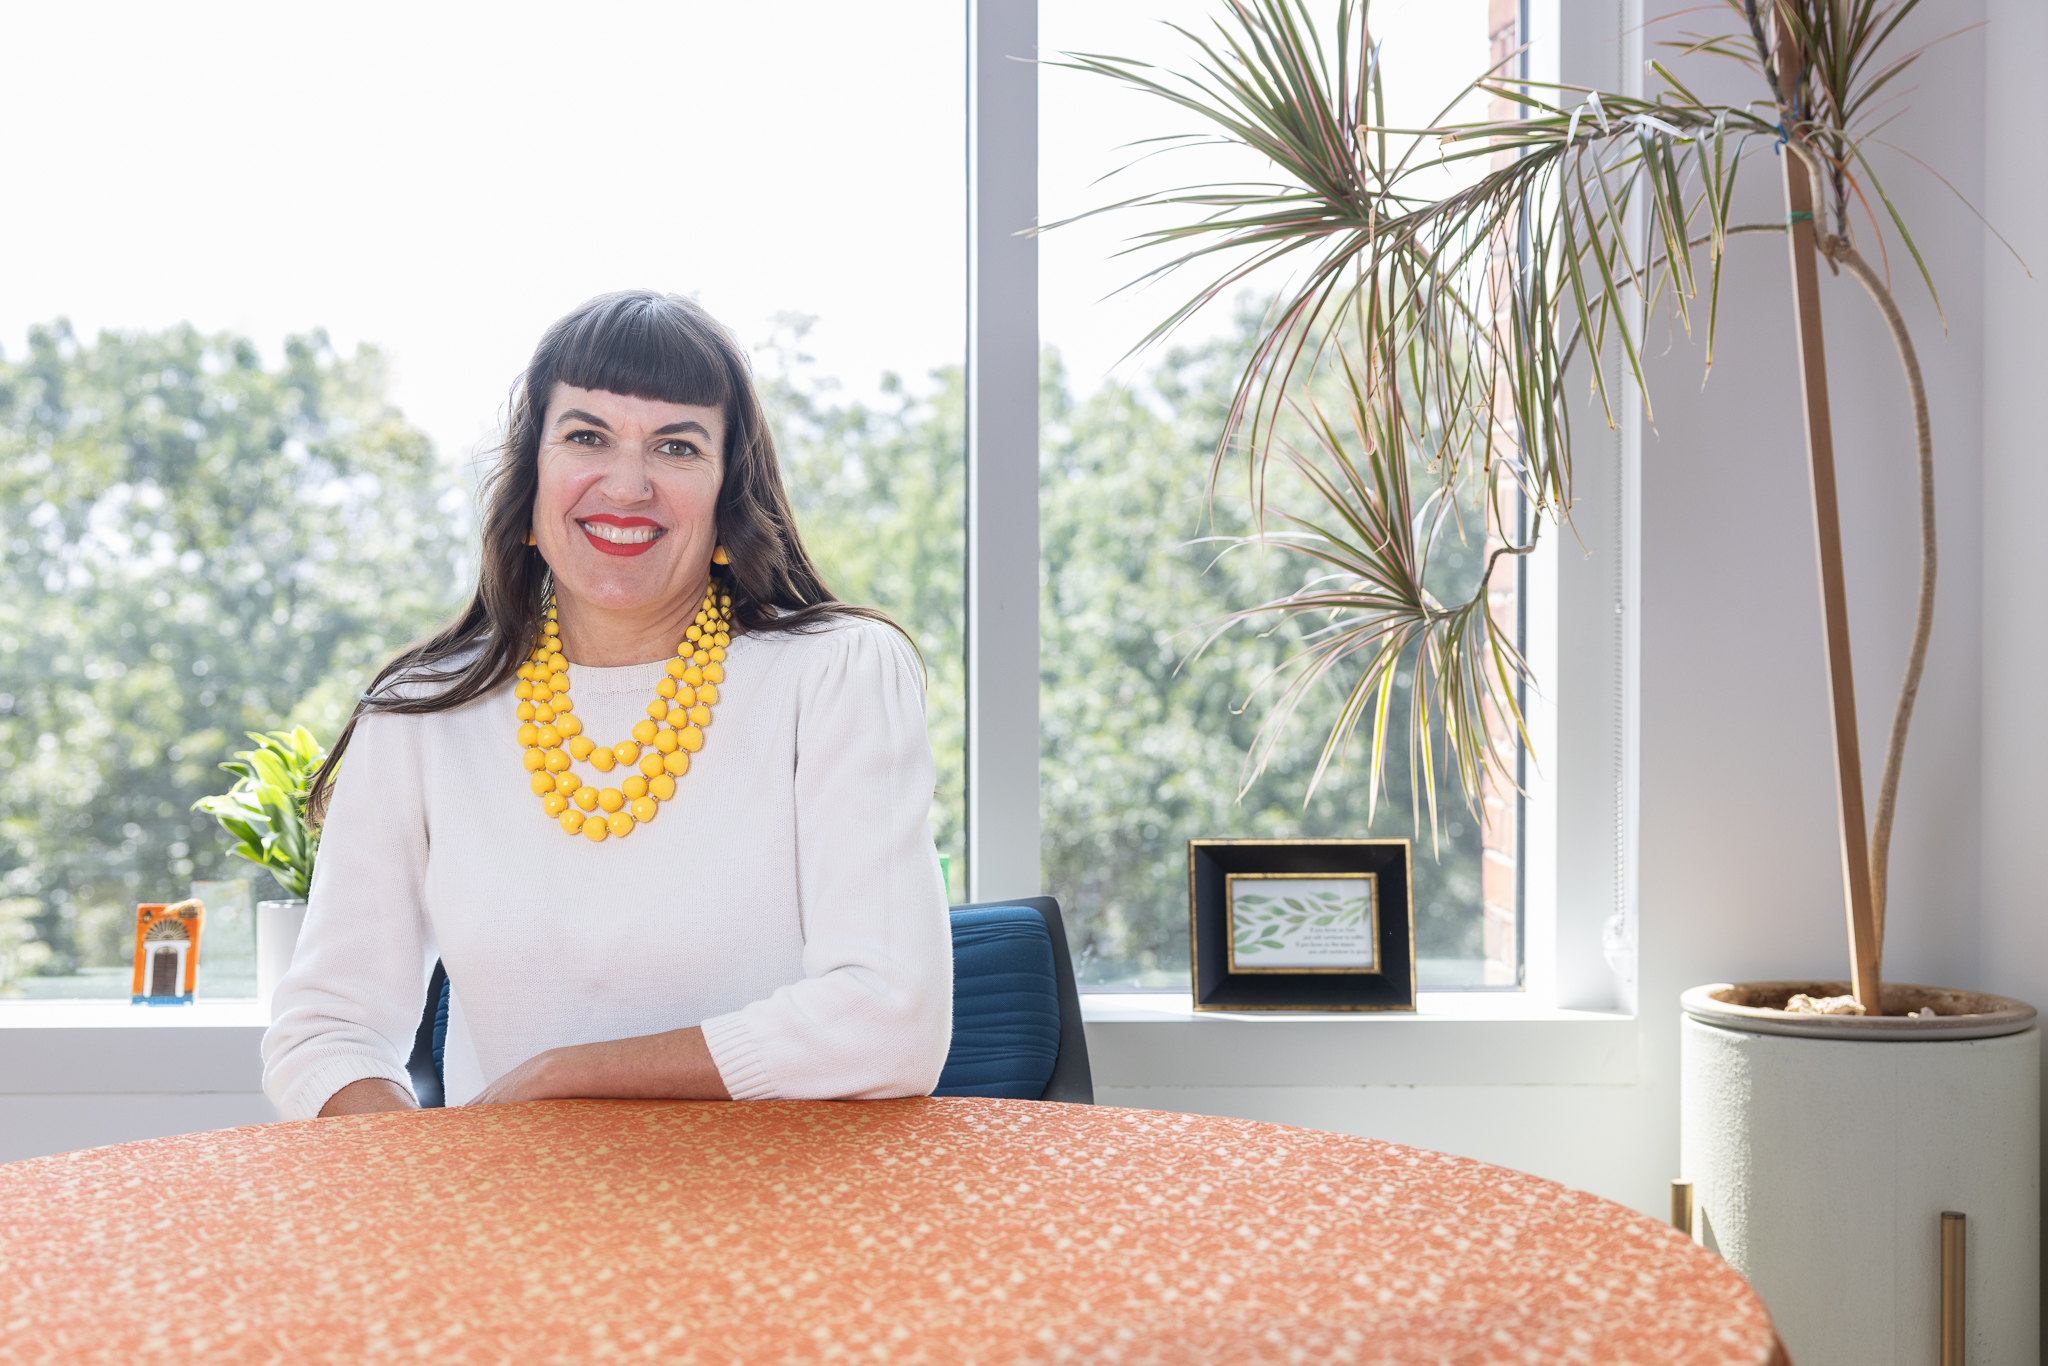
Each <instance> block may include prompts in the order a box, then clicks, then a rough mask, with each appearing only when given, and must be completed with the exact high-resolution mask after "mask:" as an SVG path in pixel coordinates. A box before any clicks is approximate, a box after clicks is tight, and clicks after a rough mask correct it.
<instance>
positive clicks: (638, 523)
mask: <svg viewBox="0 0 2048 1366" xmlns="http://www.w3.org/2000/svg"><path fill="white" fill-rule="evenodd" d="M576 523H577V528H576V529H577V530H579V531H581V532H582V533H583V539H584V540H586V541H588V542H590V544H591V546H592V548H593V549H595V550H596V551H597V553H598V554H600V555H645V554H646V553H647V552H648V551H650V550H652V549H654V543H655V542H656V541H658V540H660V539H661V538H662V537H663V536H665V535H667V534H668V528H667V527H665V526H663V525H662V524H661V523H659V522H656V521H653V520H651V519H649V518H646V517H615V516H613V515H612V514H611V513H609V512H600V513H598V514H597V515H596V516H594V517H578V518H577V519H576ZM592 527H603V528H605V529H606V530H607V531H613V530H616V531H619V532H625V533H628V534H629V538H628V539H625V540H617V541H615V540H611V539H608V538H607V537H606V536H605V535H603V534H602V533H600V532H597V531H593V530H591V528H592ZM647 532H651V533H652V534H651V535H648V534H644V533H647Z"/></svg>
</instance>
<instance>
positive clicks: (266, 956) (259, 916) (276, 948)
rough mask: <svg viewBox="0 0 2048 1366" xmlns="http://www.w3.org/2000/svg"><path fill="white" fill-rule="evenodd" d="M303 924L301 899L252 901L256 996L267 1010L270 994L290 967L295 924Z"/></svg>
mask: <svg viewBox="0 0 2048 1366" xmlns="http://www.w3.org/2000/svg"><path fill="white" fill-rule="evenodd" d="M305 923H306V903H305V902H303V901H259V902H257V903H256V999H257V1000H258V1001H261V1002H262V1003H263V1008H264V1009H265V1010H269V1009H270V995H271V993H272V992H274V991H276V990H277V984H278V981H279V979H281V978H282V977H283V976H284V975H285V973H286V972H288V971H289V970H290V969H291V965H292V950H294V949H296V948H297V947H298V946H299V927H300V926H301V925H303V924H305Z"/></svg>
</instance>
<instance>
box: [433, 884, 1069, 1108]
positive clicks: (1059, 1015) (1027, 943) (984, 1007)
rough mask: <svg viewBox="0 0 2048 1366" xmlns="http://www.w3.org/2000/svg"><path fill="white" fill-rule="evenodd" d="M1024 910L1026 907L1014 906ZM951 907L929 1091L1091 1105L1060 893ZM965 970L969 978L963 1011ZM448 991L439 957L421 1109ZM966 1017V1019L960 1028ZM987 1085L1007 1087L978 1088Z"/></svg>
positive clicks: (440, 1042) (439, 1069) (441, 1044)
mask: <svg viewBox="0 0 2048 1366" xmlns="http://www.w3.org/2000/svg"><path fill="white" fill-rule="evenodd" d="M991 912H994V913H995V914H990V913H991ZM1003 912H1011V913H1013V914H1002V913H1003ZM1021 912H1030V913H1031V915H1030V916H1027V915H1024V914H1016V913H1021ZM951 914H952V921H953V965H954V974H953V1046H952V1050H951V1051H950V1052H949V1053H948V1054H947V1055H946V1068H945V1071H944V1072H943V1073H942V1074H941V1075H940V1077H939V1085H938V1088H937V1089H935V1090H934V1091H933V1092H932V1094H933V1095H935V1096H947V1095H961V1096H982V1095H1001V1096H1018V1097H1020V1098H1023V1099H1034V1098H1035V1099H1038V1100H1058V1101H1066V1102H1068V1103H1070V1104H1076V1105H1093V1104H1094V1103H1095V1083H1094V1079H1093V1076H1092V1075H1091V1073H1090V1072H1089V1069H1088V1037H1087V1035H1086V1034H1084V1033H1083V1032H1082V1029H1081V993H1080V991H1079V989H1078V988H1077V987H1076V986H1075V985H1074V960H1073V957H1072V956H1071V955H1070V954H1069V953H1068V952H1067V930H1066V926H1065V924H1063V923H1062V922H1061V920H1060V903H1059V901H1058V900H1057V899H1056V898H1054V897H1049V896H1029V897H1019V898H1017V899H1015V900H1012V901H980V902H975V903H974V904H972V905H969V906H955V907H953V908H952V912H951ZM1032 916H1035V917H1036V920H1037V925H1036V927H1033V926H1032V923H1031V917H1032ZM963 961H964V962H965V966H966V969H967V970H966V972H965V973H963V972H962V965H963ZM963 977H964V979H965V980H966V981H967V982H968V984H969V986H968V991H967V993H966V1008H965V1011H964V1013H963V998H962V992H961V982H962V980H963ZM1048 987H1049V988H1050V990H1048ZM448 996H449V983H448V973H447V970H446V969H445V968H444V967H442V965H441V964H439V963H436V964H434V975H433V977H432V979H431V980H430V981H429V982H428V984H427V999H426V1009H425V1011H424V1012H423V1013H422V1015H421V1018H420V1026H419V1032H418V1035H417V1037H416V1039H415V1041H414V1047H413V1056H412V1059H411V1062H410V1068H411V1071H412V1076H413V1090H414V1091H415V1092H416V1093H418V1095H419V1100H420V1104H421V1105H422V1106H423V1107H425V1108H428V1109H435V1108H438V1107H439V1106H440V1105H441V1104H442V1079H443V1077H444V1076H445V1075H446V1072H445V1070H444V1066H443V1060H444V1054H445V1051H446V1046H447V1040H448ZM963 1019H964V1020H966V1021H967V1022H969V1023H968V1027H967V1031H966V1033H965V1034H963V1032H962V1022H963ZM1048 1054H1049V1055H1050V1066H1049V1067H1046V1066H1045V1065H1044V1064H1045V1059H1046V1057H1047V1055H1048ZM956 1062H958V1063H959V1064H960V1068H959V1070H958V1071H957V1072H956V1070H955V1064H956ZM1025 1076H1037V1077H1042V1078H1043V1079H1044V1084H1043V1089H1041V1090H1039V1091H1037V1092H1036V1094H1035V1096H1034V1095H1031V1094H1028V1093H1026V1092H1024V1091H1021V1090H1019V1089H1017V1088H1018V1082H1019V1080H1021V1078H1023V1077H1025ZM949 1082H950V1083H951V1085H950V1087H949ZM991 1085H995V1086H1004V1087H1007V1089H977V1088H982V1087H989V1086H991Z"/></svg>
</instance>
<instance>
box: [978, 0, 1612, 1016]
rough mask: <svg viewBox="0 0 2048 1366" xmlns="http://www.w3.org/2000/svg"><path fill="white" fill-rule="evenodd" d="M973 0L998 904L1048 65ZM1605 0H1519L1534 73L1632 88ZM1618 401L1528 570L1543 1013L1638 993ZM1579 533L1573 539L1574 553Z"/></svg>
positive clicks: (1032, 714)
mask: <svg viewBox="0 0 2048 1366" xmlns="http://www.w3.org/2000/svg"><path fill="white" fill-rule="evenodd" d="M1567 9H1569V10H1570V11H1571V14H1572V22H1569V23H1568V22H1566V20H1565V17H1564V15H1563V14H1562V13H1561V11H1563V10H1567ZM966 10H967V197H968V212H967V226H968V237H967V271H968V282H967V314H968V327H967V330H968V350H967V393H968V405H967V490H968V493H967V556H968V565H967V583H968V590H967V604H966V607H967V718H968V719H967V798H966V800H967V862H968V869H969V877H968V889H969V894H970V899H971V900H977V901H984V900H992V899H995V898H999V897H1006V896H1030V895H1036V894H1037V893H1038V892H1039V891H1040V888H1041V884H1040V880H1039V878H1040V875H1039V813H1038V796H1039V775H1038V702H1039V699H1038V682H1039V667H1038V618H1037V606H1038V595H1039V556H1038V505H1037V490H1038V444H1037V440H1036V433H1037V429H1038V408H1037V401H1038V293H1037V287H1038V253H1037V245H1036V239H1034V238H1032V237H1030V236H1026V235H1020V234H1022V233H1023V232H1024V231H1025V230H1026V229H1028V228H1029V227H1030V226H1031V225H1032V224H1034V223H1035V222H1036V221H1037V212H1038V206H1037V197H1038V163H1037V140H1038V139H1037V130H1038V87H1037V67H1036V66H1035V65H1033V64H1032V62H1031V61H1030V60H1029V59H1030V58H1033V57H1036V56H1037V55H1038V52H1037V32H1038V5H1037V0H966ZM1591 10H1592V7H1590V6H1580V5H1574V4H1573V3H1572V0H1530V3H1528V4H1526V5H1525V10H1524V14H1525V20H1524V22H1525V25H1527V26H1528V31H1529V32H1530V34H1531V37H1532V39H1533V42H1532V54H1533V58H1532V59H1533V61H1534V63H1535V65H1534V66H1533V67H1532V69H1531V71H1530V76H1531V78H1532V79H1535V80H1557V79H1560V78H1561V74H1560V73H1561V71H1566V70H1568V71H1570V72H1571V79H1575V80H1581V81H1584V82H1586V83H1589V84H1591V83H1594V82H1598V83H1599V84H1601V85H1603V86H1606V87H1607V88H1615V87H1617V86H1621V87H1622V88H1628V81H1629V79H1630V78H1629V77H1628V76H1627V75H1626V73H1629V72H1632V71H1634V70H1636V69H1637V68H1638V67H1639V66H1640V55H1641V38H1640V36H1632V37H1629V38H1627V39H1625V40H1624V42H1623V43H1622V44H1620V45H1617V44H1616V42H1615V39H1614V36H1613V27H1614V16H1613V15H1612V14H1608V13H1604V12H1603V13H1601V14H1594V13H1592V12H1591ZM1545 54H1548V56H1547V57H1546V55H1545ZM1635 84H1638V85H1639V84H1640V81H1639V79H1637V80H1636V81H1635ZM1581 388H1583V386H1581ZM1624 406H1625V409H1626V416H1625V417H1624V418H1623V421H1622V424H1621V426H1620V428H1619V429H1618V430H1616V431H1614V432H1612V433H1605V432H1601V431H1600V430H1598V428H1597V426H1595V425H1594V424H1595V423H1596V422H1597V417H1596V416H1594V415H1581V417H1582V421H1581V423H1580V426H1579V429H1578V430H1579V443H1578V450H1577V452H1576V455H1577V459H1576V461H1575V468H1576V470H1577V484H1576V488H1577V493H1578V499H1579V501H1578V505H1577V508H1576V509H1575V517H1576V521H1577V526H1578V528H1579V531H1580V534H1579V536H1578V537H1576V538H1574V537H1572V536H1570V535H1569V534H1567V535H1565V536H1559V535H1557V534H1555V533H1554V532H1553V534H1551V535H1549V536H1548V537H1547V538H1546V542H1545V544H1544V545H1543V546H1542V547H1541V548H1540V549H1539V551H1538V552H1537V553H1536V554H1535V555H1533V556H1531V557H1530V559H1531V562H1530V564H1529V567H1528V570H1527V574H1526V585H1527V601H1526V605H1525V610H1526V611H1527V613H1528V618H1527V620H1528V652H1529V657H1530V662H1531V663H1532V665H1533V666H1534V668H1535V672H1536V677H1537V679H1538V685H1537V686H1536V687H1533V688H1531V689H1530V690H1529V691H1530V696H1529V698H1528V703H1529V713H1530V717H1529V719H1530V729H1531V738H1532V740H1533V742H1534V747H1533V753H1532V755H1531V762H1530V763H1529V765H1528V772H1527V781H1528V787H1529V800H1528V801H1527V802H1526V803H1525V804H1524V806H1525V821H1526V827H1525V833H1524V845H1523V853H1524V868H1523V870H1522V871H1523V878H1524V884H1523V885H1524V890H1523V936H1522V955H1523V965H1524V987H1525V990H1524V991H1523V992H1522V993H1521V994H1520V996H1521V1003H1522V1005H1523V1006H1524V1007H1526V1008H1527V1009H1530V1010H1534V1011H1538V1012H1542V1011H1548V1010H1555V1009H1565V1010H1591V1011H1600V1012H1608V1011H1621V1012H1628V1013H1632V1012H1633V1011H1634V1008H1635V999H1634V979H1635V969H1634V942H1635V932H1634V925H1635V859H1634V849H1635V809H1636V801H1635V787H1636V744H1635V734H1636V723H1635V717H1636V706H1635V692H1636V677H1635V675H1636V662H1635V661H1636V656H1637V649H1636V637H1637V611H1636V604H1637V597H1638V591H1639V588H1638V585H1639V578H1640V575H1639V572H1638V568H1637V566H1638V554H1637V541H1636V537H1637V531H1636V528H1637V524H1638V521H1639V518H1638V509H1637V489H1638V481H1637V478H1636V467H1637V462H1638V460H1639V457H1640V450H1641V429H1640V422H1639V420H1638V418H1637V407H1636V406H1635V405H1626V404H1625V405H1624ZM1563 541H1570V543H1571V544H1570V553H1569V554H1561V553H1560V542H1563ZM1433 994H1434V993H1433ZM1103 1008H1104V1009H1105V1010H1107V1009H1109V1006H1108V1005H1107V1004H1105V1005H1104V1007H1103ZM1131 1008H1132V1009H1136V1008H1137V1007H1135V1006H1132V1007H1131ZM1119 1009H1121V1008H1119ZM1141 1013H1142V1012H1141ZM1487 1013H1488V1015H1489V1016H1491V1015H1492V1013H1493V1012H1490V1011H1489V1012H1487Z"/></svg>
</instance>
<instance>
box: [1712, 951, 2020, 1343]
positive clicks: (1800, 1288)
mask: <svg viewBox="0 0 2048 1366" xmlns="http://www.w3.org/2000/svg"><path fill="white" fill-rule="evenodd" d="M1847 991H1848V985H1847V984H1846V983H1843V982H1744V983H1719V984H1716V985H1713V986H1704V987H1695V988H1694V989H1693V990H1691V991H1688V992H1686V993H1685V994H1684V996H1683V997H1682V998H1681V1000H1682V1002H1683V1007H1684V1014H1685V1018H1684V1019H1683V1020H1682V1021H1681V1024H1680V1029H1679V1037H1680V1062H1681V1066H1680V1071H1681V1096H1680V1139H1679V1162H1680V1169H1679V1170H1680V1174H1681V1177H1682V1179H1684V1180H1688V1181H1691V1182H1692V1183H1693V1186H1694V1194H1695V1197H1696V1201H1697V1205H1696V1208H1697V1210H1698V1214H1699V1229H1698V1232H1699V1236H1700V1239H1701V1241H1702V1242H1704V1243H1706V1244H1707V1245H1708V1246H1709V1247H1710V1248H1712V1249H1713V1250H1715V1251H1717V1252H1719V1253H1720V1254H1721V1255H1722V1256H1723V1257H1725V1258H1727V1259H1728V1261H1729V1263H1730V1264H1731V1265H1733V1266H1734V1267H1735V1268H1736V1270H1738V1271H1740V1272H1741V1273H1742V1274H1743V1275H1744V1276H1745V1277H1746V1278H1748V1280H1749V1282H1750V1284H1751V1285H1753V1286H1755V1287H1756V1290H1757V1293H1758V1294H1759V1295H1761V1296H1762V1297H1763V1301H1764V1304H1765V1305H1766V1306H1767V1307H1768V1308H1769V1309H1770V1311H1771V1317H1772V1318H1773V1320H1775V1321H1776V1323H1777V1325H1778V1331H1779V1335H1780V1336H1781V1337H1782V1338H1783V1340H1784V1343H1785V1348H1786V1351H1787V1352H1788V1353H1789V1355H1790V1356H1791V1358H1792V1360H1793V1361H1795V1362H1797V1363H1799V1366H1833V1364H1834V1363H1840V1364H1841V1366H1924V1363H1930V1362H1935V1361H1939V1360H1941V1359H1942V1358H1941V1356H1940V1343H1939V1341H1938V1333H1939V1324H1940V1230H1941V1216H1942V1212H1943V1211H1945V1210H1955V1211H1959V1212H1961V1213H1963V1214H1965V1215H1967V1216H1968V1219H1967V1257H1966V1266H1967V1272H1966V1281H1967V1284H1966V1292H1967V1310H1966V1314H1965V1341H1966V1344H1967V1353H1966V1354H1967V1359H1968V1361H1969V1362H1970V1366H1988V1363H1993V1362H1998V1363H2004V1362H2014V1363H2018V1362H2027V1363H2032V1362H2034V1361H2035V1360H2036V1359H2037V1352H2038V1340H2039V1333H2040V1305H2039V1303H2038V1289H2039V1274H2040V1273H2039V1267H2040V1168H2041V1154H2040V1103H2041V1102H2040V1082H2041V1048H2040V1044H2041V1032H2040V1030H2039V1029H2038V1028H2037V1027H2036V1021H2035V1011H2034V1008H2033V1007H2032V1006H2030V1005H2027V1004H2026V1003H2025V1002H2023V1001H2015V1000H2012V999H2011V998H2009V997H2004V996H1991V995H1987V994H1984V993H1981V992H1967V991H1947V990H1942V989H1939V988H1934V987H1920V986H1912V985H1908V984H1905V983H1898V984H1891V983H1887V984H1886V986H1885V989H1884V998H1883V999H1884V1005H1885V1009H1886V1010H1887V1012H1896V1013H1895V1014H1893V1013H1887V1014H1885V1015H1881V1016H1875V1017H1866V1016H1854V1015H1847V1016H1844V1015H1792V1014H1788V1013H1787V1012H1785V1011H1784V1010H1783V1009H1780V1008H1779V1007H1782V1005H1783V1004H1784V1002H1785V1001H1786V999H1787V998H1789V997H1790V996H1792V995H1793V994H1794V993H1799V992H1803V993H1805V994H1806V995H1808V996H1815V997H1820V996H1839V995H1844V994H1846V993H1847ZM1926 1007H1931V1008H1932V1009H1933V1010H1934V1011H1935V1015H1934V1017H1933V1018H1931V1019H1927V1018H1907V1016H1906V1012H1907V1011H1909V1010H1911V1011H1917V1010H1920V1009H1922V1008H1926Z"/></svg>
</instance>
